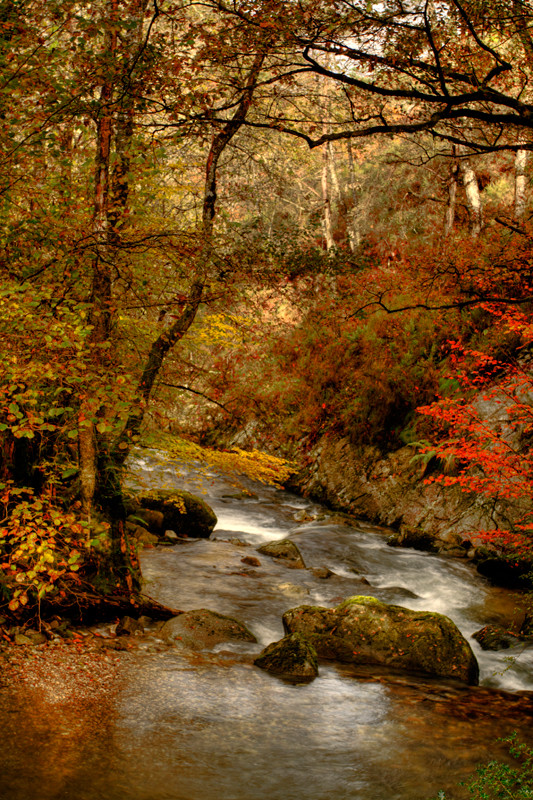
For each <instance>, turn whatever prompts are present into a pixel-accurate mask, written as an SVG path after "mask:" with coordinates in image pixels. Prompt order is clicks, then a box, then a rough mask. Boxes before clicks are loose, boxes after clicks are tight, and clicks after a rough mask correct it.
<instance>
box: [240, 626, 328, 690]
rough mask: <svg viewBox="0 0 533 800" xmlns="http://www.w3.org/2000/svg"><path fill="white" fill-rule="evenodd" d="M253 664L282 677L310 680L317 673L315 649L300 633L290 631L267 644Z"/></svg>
mask: <svg viewBox="0 0 533 800" xmlns="http://www.w3.org/2000/svg"><path fill="white" fill-rule="evenodd" d="M254 664H255V665H256V666H257V667H260V669H264V670H266V671H267V672H272V673H273V674H274V675H279V676H280V677H284V678H297V679H300V680H302V679H305V680H312V679H313V678H316V676H317V675H318V658H317V653H316V650H315V648H314V647H313V645H312V644H311V643H310V642H309V640H308V639H306V638H305V636H302V635H301V634H300V633H290V634H289V635H288V636H284V637H283V639H280V641H279V642H273V643H272V644H269V645H268V646H267V647H265V649H264V650H263V651H262V652H261V653H260V654H259V655H258V656H257V658H256V659H255V660H254Z"/></svg>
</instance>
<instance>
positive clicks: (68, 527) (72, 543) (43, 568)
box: [0, 487, 89, 611]
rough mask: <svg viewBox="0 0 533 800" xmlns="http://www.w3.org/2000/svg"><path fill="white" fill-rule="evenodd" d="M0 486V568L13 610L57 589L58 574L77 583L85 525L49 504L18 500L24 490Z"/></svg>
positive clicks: (50, 501) (86, 534)
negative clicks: (1, 520) (0, 512)
mask: <svg viewBox="0 0 533 800" xmlns="http://www.w3.org/2000/svg"><path fill="white" fill-rule="evenodd" d="M4 488H6V492H5V494H4V495H3V496H2V500H3V502H4V505H5V508H6V509H7V508H9V516H8V518H7V520H6V521H5V524H4V527H3V528H2V529H0V532H1V535H0V552H1V554H2V557H3V558H2V563H1V567H0V568H1V569H2V570H3V571H4V576H5V581H6V586H7V589H8V591H9V592H10V595H11V597H10V603H9V609H10V610H11V611H17V610H18V609H20V607H21V606H25V605H27V604H28V603H29V602H31V601H32V599H35V598H36V597H37V598H41V597H44V595H45V594H47V593H53V592H55V591H58V589H60V585H58V581H59V579H60V578H63V577H64V576H66V578H68V579H69V580H74V579H75V580H76V581H79V577H78V575H77V573H78V571H79V570H80V568H81V566H82V564H83V559H84V554H85V552H86V548H88V545H87V540H88V533H89V527H88V525H87V524H86V523H84V522H81V521H80V520H79V519H77V517H76V515H75V513H73V512H70V511H65V510H64V509H62V508H61V507H60V506H55V505H53V500H46V499H38V498H33V497H32V495H31V494H30V493H29V492H26V493H25V494H26V497H27V498H29V499H22V497H24V492H22V493H21V492H20V491H19V490H15V489H13V491H12V492H10V491H9V488H7V487H4ZM21 494H22V497H21ZM13 501H15V504H13ZM17 501H18V502H17ZM67 559H68V563H67Z"/></svg>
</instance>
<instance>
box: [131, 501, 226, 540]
mask: <svg viewBox="0 0 533 800" xmlns="http://www.w3.org/2000/svg"><path fill="white" fill-rule="evenodd" d="M144 509H149V510H150V511H157V512H159V513H160V515H162V520H161V524H160V525H158V526H157V530H156V529H155V526H153V527H152V525H150V529H151V530H152V531H153V532H154V533H159V531H160V530H163V531H164V530H172V531H175V532H176V533H177V534H178V535H179V536H189V537H191V538H193V539H208V538H209V536H210V535H211V532H212V530H213V529H214V527H215V525H216V524H217V518H216V515H215V512H214V511H213V509H212V508H211V507H210V506H208V505H207V503H206V502H205V501H204V500H202V499H201V498H200V497H196V495H193V494H191V493H190V492H185V491H178V490H172V491H171V490H167V489H157V490H154V491H150V492H143V493H142V494H138V495H137V496H136V497H135V498H134V499H133V501H132V504H131V511H132V512H133V514H134V515H135V513H136V512H137V513H138V515H139V516H140V517H143V511H144ZM149 524H150V523H149Z"/></svg>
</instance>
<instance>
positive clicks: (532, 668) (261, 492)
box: [0, 450, 533, 800]
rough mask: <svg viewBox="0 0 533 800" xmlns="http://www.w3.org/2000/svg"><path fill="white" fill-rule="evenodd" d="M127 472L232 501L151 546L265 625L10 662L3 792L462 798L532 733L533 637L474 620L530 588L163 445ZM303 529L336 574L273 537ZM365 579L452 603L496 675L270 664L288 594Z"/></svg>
mask: <svg viewBox="0 0 533 800" xmlns="http://www.w3.org/2000/svg"><path fill="white" fill-rule="evenodd" d="M130 483H131V485H132V487H134V488H137V489H145V488H173V487H178V488H186V489H189V490H191V491H194V492H195V493H197V494H200V493H201V494H202V495H203V496H204V498H205V499H206V500H207V502H208V503H209V504H210V505H211V506H212V507H213V509H214V511H215V513H216V514H217V517H218V524H217V526H216V528H215V530H214V532H213V534H212V536H211V538H210V539H209V540H190V541H188V542H186V543H182V544H178V545H176V546H173V547H168V546H165V547H163V546H161V547H156V548H153V549H146V550H144V552H143V554H142V569H143V575H144V578H145V582H146V593H147V594H149V595H150V596H151V597H153V598H154V599H156V600H158V601H160V602H162V603H165V604H167V605H169V606H171V607H173V608H178V609H180V610H189V609H194V608H209V609H211V610H213V611H218V612H220V613H222V614H228V615H231V616H234V617H236V618H237V619H239V620H240V621H242V622H244V623H245V624H246V625H247V626H248V628H250V630H251V631H252V632H253V633H254V634H255V635H256V637H257V639H258V643H257V644H250V643H243V642H238V643H237V642H232V643H229V644H228V643H224V644H223V645H219V646H218V647H217V648H215V650H214V651H213V652H201V653H195V654H189V655H187V654H185V653H184V652H180V651H179V650H178V649H177V648H173V647H167V646H166V645H164V644H163V643H162V642H161V640H159V639H158V637H157V631H153V632H151V633H149V634H148V635H143V636H141V637H139V638H138V642H137V644H136V646H135V647H134V648H132V649H131V650H128V651H127V652H124V653H122V652H117V653H112V657H111V656H110V655H108V656H106V659H105V660H104V661H103V662H102V664H100V662H98V663H96V662H95V664H93V662H92V661H90V660H89V661H87V660H86V661H84V660H83V658H80V659H79V660H78V662H74V664H73V665H72V664H70V662H68V663H59V659H57V663H56V662H53V663H52V664H50V662H49V661H48V662H47V663H46V665H45V667H41V668H40V669H41V671H40V672H39V669H38V668H36V667H32V668H31V669H29V670H28V672H27V674H26V678H24V679H22V680H20V679H19V680H18V682H16V683H15V684H14V685H13V683H11V684H10V683H9V681H7V683H5V684H4V685H3V686H0V767H1V769H0V800H30V799H31V800H70V799H71V798H72V800H430V798H432V797H434V796H435V795H436V794H437V792H438V790H439V789H444V790H446V792H447V797H448V800H463V798H466V797H467V796H468V794H467V793H466V790H465V789H464V788H460V787H458V786H457V782H458V781H460V780H464V779H465V778H467V777H468V776H469V775H470V773H471V772H472V771H473V769H474V767H475V765H476V764H477V763H478V762H480V761H486V760H487V759H488V758H489V757H494V756H498V757H504V755H505V752H506V748H505V746H504V745H502V744H498V743H496V740H497V739H498V738H499V737H502V736H506V735H508V734H510V733H511V732H512V731H517V732H518V734H519V737H520V738H521V739H522V740H524V741H527V742H528V743H530V744H533V733H532V732H531V720H532V717H533V647H531V646H529V647H524V646H521V647H519V648H514V649H512V650H503V651H499V652H484V651H482V650H481V649H480V647H479V645H478V644H477V642H475V641H474V640H473V639H471V638H470V637H471V635H472V633H473V632H474V631H476V630H478V629H479V628H481V627H482V626H483V625H485V624H487V623H489V622H490V623H494V624H503V625H509V624H510V622H511V621H512V619H513V614H516V613H517V612H516V609H515V599H516V598H515V596H514V595H513V594H512V593H511V592H509V591H506V590H504V589H499V588H495V587H492V586H490V585H489V584H488V583H487V582H486V581H485V580H484V579H483V578H482V577H480V576H479V575H478V574H477V573H476V571H475V569H474V568H473V567H472V566H471V565H470V564H468V563H466V562H463V561H458V560H452V559H446V558H443V557H439V556H435V555H430V554H427V553H421V552H418V551H415V550H411V549H399V548H391V547H389V546H388V545H387V543H386V541H387V536H388V535H389V533H390V532H388V531H386V530H384V529H382V528H376V527H375V526H372V525H369V524H367V523H363V522H355V521H353V520H350V519H348V518H347V517H345V516H343V515H337V514H335V513H333V512H331V511H328V510H327V509H325V508H324V507H321V506H320V505H318V504H316V503H313V502H312V501H309V500H305V499H302V498H300V497H297V496H295V495H292V494H290V493H288V492H284V491H281V490H278V489H274V488H271V487H265V486H258V485H252V484H251V483H250V482H247V481H244V482H240V483H239V484H238V485H234V482H233V481H232V480H230V479H229V478H227V477H221V476H218V475H215V474H212V473H210V472H209V471H208V470H201V471H200V472H198V471H191V470H189V469H185V468H183V467H182V466H181V465H178V464H176V463H174V462H170V461H169V460H168V459H166V458H164V457H163V456H162V455H160V454H158V453H157V452H155V451H147V450H143V451H141V452H140V453H138V454H137V456H136V457H135V459H134V460H133V461H132V463H131V470H130ZM288 536H290V538H291V539H292V540H293V541H294V542H295V543H296V544H297V545H298V547H299V549H300V551H301V553H302V555H303V558H304V560H305V563H306V565H307V567H310V568H315V567H316V568H321V567H327V568H328V569H329V570H330V571H331V572H332V573H334V574H333V575H332V576H331V577H328V578H327V579H325V578H321V577H319V576H318V575H317V574H315V573H314V572H313V571H312V570H311V569H307V570H294V569H288V568H287V567H286V566H284V565H283V564H280V563H277V562H275V561H273V560H272V559H269V558H268V557H267V556H262V555H259V554H257V553H256V548H257V547H258V546H259V545H261V544H263V543H265V542H267V541H272V540H274V539H280V538H286V537H288ZM246 556H255V557H258V558H259V560H260V565H252V566H250V565H248V564H246V562H243V561H242V559H243V558H245V557H246ZM365 581H368V584H367V583H365ZM356 594H370V595H373V596H375V597H378V598H379V599H382V600H384V601H386V602H390V603H395V604H398V605H403V606H406V607H407V608H411V609H420V610H430V611H438V612H440V613H443V614H446V615H447V616H449V617H450V618H451V619H453V620H454V622H455V623H456V624H457V625H458V627H459V628H460V629H461V631H462V632H463V634H464V635H465V636H466V637H467V638H468V639H469V641H470V643H471V645H472V648H473V650H474V652H475V654H476V657H477V658H478V661H479V664H480V672H481V678H480V687H465V686H462V685H459V684H456V683H453V682H446V681H437V680H431V679H427V678H426V679H421V678H418V677H413V676H405V675H404V676H401V675H398V674H393V673H387V672H386V671H383V670H380V671H377V670H376V668H369V667H366V668H362V667H359V668H357V667H355V666H352V665H341V664H336V663H331V662H322V663H321V664H320V675H319V677H318V678H317V679H315V680H314V681H313V682H312V683H308V684H294V683H290V682H286V681H283V680H280V679H279V678H277V677H274V676H272V675H269V674H267V673H265V672H263V671H261V670H259V669H257V668H256V667H254V666H253V664H252V656H253V655H254V654H257V653H258V652H259V651H260V650H261V649H262V648H263V647H264V646H265V645H266V644H269V643H270V642H272V641H275V640H277V639H279V638H281V637H282V636H283V627H282V622H281V615H282V614H283V612H284V611H285V610H287V609H289V608H292V607H294V606H297V605H301V604H303V603H305V604H319V605H325V606H335V605H337V604H338V603H339V602H340V601H341V600H342V599H344V598H346V597H349V596H351V595H356ZM43 658H44V656H43ZM102 665H103V666H102ZM45 668H46V670H48V673H47V677H46V676H45V677H43V676H44V670H45ZM98 670H100V671H101V670H103V672H99V671H98Z"/></svg>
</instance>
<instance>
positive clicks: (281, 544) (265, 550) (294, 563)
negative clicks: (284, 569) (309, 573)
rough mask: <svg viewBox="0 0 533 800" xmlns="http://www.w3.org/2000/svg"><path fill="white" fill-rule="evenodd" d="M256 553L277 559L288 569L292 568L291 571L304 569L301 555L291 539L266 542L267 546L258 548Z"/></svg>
mask: <svg viewBox="0 0 533 800" xmlns="http://www.w3.org/2000/svg"><path fill="white" fill-rule="evenodd" d="M257 552H258V553H262V554H263V555H265V556H270V557H271V558H279V559H281V560H283V561H285V562H286V564H287V566H288V567H292V568H293V569H305V564H304V560H303V558H302V554H301V553H300V551H299V550H298V548H297V546H296V545H295V544H294V542H293V541H291V539H279V540H277V541H275V542H267V544H264V545H262V546H261V547H258V548H257Z"/></svg>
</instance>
